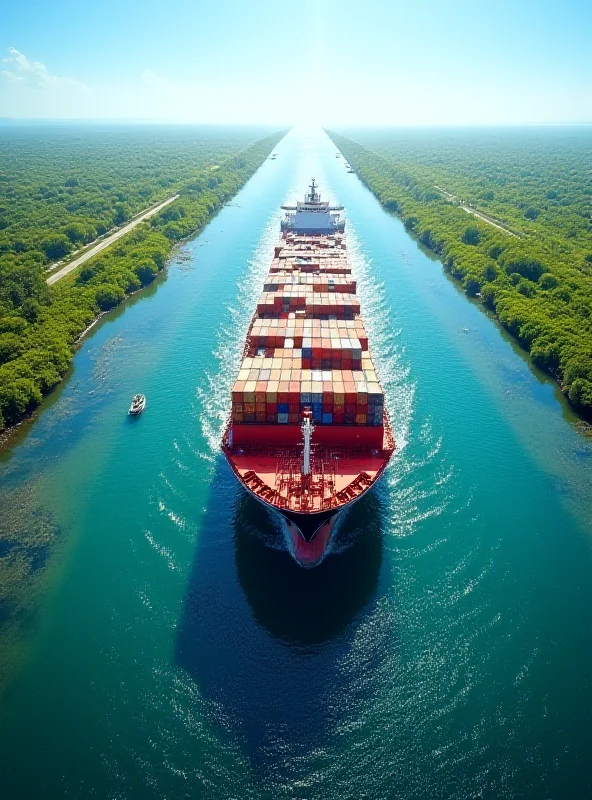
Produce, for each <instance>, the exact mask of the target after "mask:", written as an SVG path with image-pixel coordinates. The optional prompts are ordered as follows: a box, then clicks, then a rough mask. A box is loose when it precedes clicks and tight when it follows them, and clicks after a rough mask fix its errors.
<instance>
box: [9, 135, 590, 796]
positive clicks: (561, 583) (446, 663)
mask: <svg viewBox="0 0 592 800" xmlns="http://www.w3.org/2000/svg"><path fill="white" fill-rule="evenodd" d="M277 152H278V154H279V155H278V158H277V160H276V161H268V162H266V163H265V164H264V166H263V167H262V168H261V169H260V171H259V172H258V173H257V174H256V175H255V176H254V178H253V179H252V180H251V181H250V182H249V184H248V185H247V186H246V187H245V188H244V189H243V190H242V191H241V192H240V194H239V195H238V196H237V197H236V198H235V200H234V201H233V202H232V203H231V204H229V205H228V206H227V207H226V208H224V209H223V210H222V212H221V213H220V214H219V215H218V216H217V217H216V218H215V219H214V220H213V221H212V222H211V224H210V225H209V226H208V227H207V228H206V230H205V231H204V232H203V233H202V234H201V235H200V236H199V237H197V238H196V239H195V240H194V241H193V242H191V243H189V244H188V245H186V246H185V247H184V248H183V249H182V251H181V253H180V254H179V256H178V258H176V260H175V262H174V263H173V264H172V265H171V267H170V269H169V271H168V274H167V277H166V280H164V281H163V282H161V283H160V284H159V285H158V286H157V287H156V288H155V289H153V290H152V291H151V292H150V293H149V295H148V296H146V297H144V298H142V299H140V300H138V301H136V302H134V303H132V304H130V305H129V306H128V307H127V308H126V309H125V310H124V311H123V312H120V313H119V314H117V315H114V316H113V317H112V318H107V320H106V322H105V323H104V324H102V325H101V326H100V327H99V328H98V329H97V330H96V332H95V333H94V335H93V336H92V337H91V338H89V340H88V341H87V342H86V343H85V344H84V346H83V347H82V349H81V350H80V352H79V354H78V355H77V357H76V363H75V369H74V373H73V376H72V378H71V379H70V381H69V382H68V384H67V385H66V386H65V388H64V389H63V391H62V392H61V394H60V395H59V397H58V399H57V400H55V399H54V401H52V402H51V403H50V404H48V407H47V409H46V410H45V411H44V412H43V413H42V414H41V415H40V417H39V418H38V420H37V421H36V423H35V425H34V426H33V428H32V430H31V431H30V433H29V436H28V437H27V438H26V439H25V440H24V441H23V442H22V443H21V444H19V445H18V446H17V447H15V448H14V450H13V452H12V454H11V457H10V458H9V459H7V460H5V461H4V463H3V465H2V472H1V473H0V480H1V483H0V500H1V501H2V502H4V503H5V504H6V503H7V502H8V500H10V502H13V501H14V498H15V497H19V498H22V510H21V514H22V515H23V518H24V520H25V523H26V521H27V516H26V515H27V514H29V515H30V522H31V524H34V518H35V519H38V518H39V515H41V517H42V518H43V519H46V520H47V521H48V523H47V524H51V525H52V526H53V529H55V531H56V536H55V545H54V546H53V549H52V550H51V554H49V555H46V563H45V567H44V569H45V572H44V575H45V579H44V582H43V589H42V591H41V592H40V594H39V598H38V603H37V605H38V607H39V608H40V611H39V612H38V614H37V615H36V616H35V617H34V618H33V621H32V622H30V623H29V624H28V626H25V634H24V641H23V642H22V646H21V650H20V652H21V659H20V661H19V662H18V664H17V663H16V662H15V664H14V665H13V666H14V669H13V672H14V675H13V680H12V683H11V684H10V688H9V690H8V691H7V692H6V693H5V695H4V698H3V701H2V705H1V706H0V714H1V720H2V721H1V728H0V752H1V753H2V768H1V769H2V771H1V772H0V788H2V789H3V790H4V792H3V794H2V796H6V797H10V798H12V797H15V798H17V797H18V798H42V797H43V798H45V797H49V798H61V797H67V798H88V797H97V798H114V799H115V798H117V800H120V799H121V798H164V797H167V798H169V797H170V798H173V797H174V798H178V797H191V798H194V797H195V798H201V797H204V798H244V797H252V798H259V797H262V798H270V799H271V798H273V799H274V800H275V798H284V797H285V798H307V800H308V798H319V799H320V798H323V799H324V798H333V797H335V798H341V799H342V798H356V799H357V798H362V797H368V798H373V800H374V799H375V798H385V800H386V798H399V797H400V798H426V797H429V798H474V797H484V798H485V797H487V798H499V797H507V798H515V797H537V798H538V797H541V798H559V797H561V798H563V797H569V798H579V797H582V798H584V797H589V796H590V793H591V784H592V779H591V776H590V770H589V767H588V752H589V749H590V744H591V737H590V730H591V723H592V713H591V709H592V686H591V679H590V669H589V664H590V663H591V658H592V630H591V624H590V620H591V617H590V610H591V606H592V602H591V601H592V558H591V550H590V541H591V539H590V533H591V531H590V524H591V520H592V503H591V498H592V492H591V488H592V487H591V483H592V480H591V479H592V473H591V464H592V460H591V458H590V456H591V454H592V447H591V443H590V440H589V439H587V438H586V437H585V436H584V435H583V434H582V433H581V432H580V431H579V430H578V428H577V426H576V425H575V423H574V420H573V419H572V418H570V416H569V413H568V412H567V411H566V409H565V408H564V407H563V406H562V405H561V404H560V402H559V400H558V398H557V397H556V395H555V393H554V389H553V386H552V385H551V384H550V383H549V382H548V381H545V379H543V378H542V377H541V376H536V375H535V374H534V373H533V372H532V371H531V370H530V368H529V367H528V365H527V363H526V361H525V360H524V359H523V357H522V356H521V355H520V354H519V353H517V352H516V350H515V349H514V348H513V346H512V344H511V343H510V342H509V341H507V339H505V338H504V337H503V336H502V334H501V333H500V331H499V330H498V328H497V327H496V326H495V324H494V323H493V322H492V321H491V320H490V319H488V318H487V317H486V316H485V315H484V314H483V313H482V312H481V311H480V310H479V309H478V308H477V307H476V306H475V305H474V304H472V303H470V302H469V301H468V300H467V299H466V298H464V297H463V296H462V294H460V293H459V292H458V290H457V289H456V287H455V286H454V285H453V284H452V283H451V282H450V281H449V279H448V278H446V277H445V276H444V275H443V273H442V270H441V266H440V264H439V263H438V262H436V261H433V260H432V259H430V258H429V257H428V256H427V255H426V254H425V253H424V252H422V251H421V250H420V249H419V248H418V246H417V245H416V243H415V242H414V241H413V240H412V239H410V238H409V236H408V234H407V233H406V232H405V230H404V228H403V227H402V225H401V224H400V223H399V222H398V221H397V220H396V219H395V218H393V217H391V216H389V215H387V214H386V213H384V212H383V211H382V210H381V208H380V206H379V205H378V203H377V202H376V200H375V199H374V198H373V197H372V196H371V194H370V193H369V192H368V191H367V190H366V189H364V188H363V187H362V186H361V184H360V183H359V182H358V180H357V178H356V177H355V176H354V175H351V174H348V173H347V172H346V170H345V167H344V163H343V159H336V158H335V148H334V146H333V145H332V144H331V142H330V141H329V140H328V139H327V138H326V137H324V136H323V135H322V134H320V133H316V132H313V133H306V132H298V131H293V132H292V133H291V134H290V135H289V136H288V137H287V138H286V139H285V140H284V141H283V142H282V143H281V144H280V145H279V146H278V148H277ZM311 175H315V177H316V178H317V180H318V182H319V183H320V186H321V190H322V192H323V193H324V194H325V195H326V196H327V197H328V198H329V199H332V200H335V201H338V202H342V203H343V204H344V205H345V206H346V209H347V216H348V232H349V237H350V250H351V251H352V254H353V259H354V265H355V269H356V273H357V277H358V280H359V282H360V296H361V301H362V307H363V310H364V314H365V317H366V321H367V326H368V328H369V332H370V340H371V345H372V347H373V351H374V355H375V361H376V362H377V365H378V367H379V370H380V372H381V376H382V380H383V383H384V385H385V388H386V392H387V398H388V405H389V410H390V413H391V416H392V419H393V422H394V427H395V430H396V435H397V441H398V444H399V448H400V449H399V451H398V454H397V456H396V457H395V458H394V460H393V462H392V464H391V466H390V468H389V470H388V473H387V475H386V476H385V479H384V480H383V481H382V482H381V484H380V486H379V487H377V488H376V490H375V491H373V492H372V493H370V494H369V495H367V496H365V497H364V498H363V500H362V501H360V502H359V503H358V504H357V505H356V506H355V507H354V508H353V509H352V510H351V512H350V513H349V515H348V516H347V517H346V518H345V519H344V521H343V524H342V526H341V529H340V530H339V532H338V535H337V537H336V539H335V542H334V546H333V550H332V552H331V553H330V554H329V556H328V557H327V558H326V560H325V561H324V562H323V563H322V564H321V565H320V566H319V567H318V568H316V569H314V570H302V569H299V568H298V567H297V566H296V565H295V564H294V562H293V561H292V559H291V558H290V556H289V555H288V553H287V551H286V547H285V545H284V542H283V540H282V539H281V536H280V535H279V534H278V531H277V530H276V528H275V527H274V522H273V520H271V519H270V518H268V516H267V514H266V512H265V510H264V509H263V508H262V507H260V506H259V505H258V504H256V503H254V502H253V501H251V500H250V499H249V498H248V497H246V496H245V495H244V494H243V493H242V491H241V490H240V489H239V487H238V486H237V485H236V483H235V481H234V479H233V478H232V476H231V474H230V473H229V470H228V468H227V466H226V464H225V462H224V460H223V459H222V458H221V457H220V454H219V450H218V443H219V439H220V435H221V432H222V428H223V423H224V419H225V415H226V413H227V409H228V406H229V390H230V386H231V383H232V380H233V378H234V375H235V372H236V369H237V366H238V362H239V359H240V354H241V352H242V344H243V341H244V335H245V331H246V327H247V324H248V321H249V319H250V316H251V313H252V309H253V306H254V303H255V298H256V295H257V293H258V291H259V289H260V287H261V284H262V281H263V277H264V276H265V274H266V272H267V268H268V265H269V261H270V258H271V254H272V247H273V243H274V241H275V239H276V238H277V234H278V230H279V219H280V216H279V205H280V204H281V203H282V202H284V201H287V200H293V199H294V198H295V197H296V196H299V195H300V194H302V193H303V192H304V191H305V187H306V184H307V181H308V179H309V178H310V177H311ZM135 391H142V392H144V393H145V394H146V395H147V397H148V408H147V410H146V412H145V414H144V415H143V416H142V417H140V418H139V419H137V420H134V421H132V420H129V419H128V418H127V417H126V413H125V412H126V410H127V407H128V405H129V398H130V397H131V395H132V394H133V393H134V392H135Z"/></svg>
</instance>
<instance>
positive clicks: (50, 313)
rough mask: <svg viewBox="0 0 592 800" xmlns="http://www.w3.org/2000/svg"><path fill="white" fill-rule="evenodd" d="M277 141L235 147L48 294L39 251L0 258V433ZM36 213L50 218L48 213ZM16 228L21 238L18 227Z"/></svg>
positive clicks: (48, 387)
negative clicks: (101, 319) (85, 336)
mask: <svg viewBox="0 0 592 800" xmlns="http://www.w3.org/2000/svg"><path fill="white" fill-rule="evenodd" d="M284 133H285V132H279V133H275V134H273V135H271V136H267V137H266V138H263V139H261V140H259V141H257V142H255V143H254V144H251V145H250V146H249V147H247V148H246V149H244V150H240V151H239V152H238V153H237V152H236V150H237V147H236V140H235V144H234V153H235V154H234V155H231V156H229V157H226V158H225V159H222V160H221V161H220V163H219V164H217V165H215V166H214V165H209V166H202V167H201V169H199V170H196V169H195V168H193V169H192V170H191V177H190V179H189V180H186V181H185V183H184V184H183V185H182V186H179V183H176V185H175V190H176V191H179V192H180V195H181V196H180V197H179V199H178V200H176V201H175V202H174V203H171V204H170V205H169V206H167V207H166V208H165V209H163V211H162V212H160V213H159V214H157V215H155V216H154V217H152V218H151V219H150V220H147V221H146V222H144V223H142V224H141V225H139V226H138V227H137V228H135V229H134V231H132V232H131V233H129V234H128V235H126V236H125V237H123V238H122V239H120V240H119V241H118V242H116V243H114V244H113V245H112V246H111V247H110V248H107V249H106V250H104V251H103V252H102V253H100V254H99V255H97V256H95V257H94V258H92V259H90V260H89V261H87V262H86V263H85V264H84V265H83V266H82V267H81V268H79V269H78V270H76V271H75V272H73V273H72V274H71V275H68V276H66V277H65V278H64V279H62V280H61V281H59V282H58V283H56V284H55V285H54V286H52V287H48V286H47V284H46V280H45V278H46V274H45V270H44V266H43V258H40V257H39V251H38V250H35V249H33V250H32V251H25V252H26V253H27V256H26V257H25V258H23V259H22V260H21V259H18V258H8V259H6V260H5V255H6V254H2V256H0V258H2V260H1V261H0V430H1V429H3V428H4V427H6V426H8V425H13V424H15V423H17V422H18V421H19V420H20V419H22V417H23V416H24V415H26V414H28V413H30V412H31V411H32V410H33V409H34V408H35V407H36V406H37V405H38V404H39V403H40V402H41V400H42V398H43V395H44V394H46V393H47V392H49V391H50V390H51V389H52V388H53V387H54V386H56V385H57V384H58V383H59V382H60V381H61V379H62V377H63V376H64V374H65V372H66V370H67V369H68V366H69V365H70V363H71V360H72V356H73V352H74V348H75V343H76V341H77V339H78V338H79V336H80V334H81V333H82V332H83V331H84V330H85V329H86V328H87V327H88V326H89V325H90V324H91V323H92V321H93V320H94V319H96V317H97V316H98V315H99V314H100V313H102V312H104V311H108V310H109V309H111V308H114V307H115V306H117V305H118V304H119V303H121V302H122V301H123V300H124V299H125V297H126V295H128V294H130V293H132V292H135V291H137V290H138V289H140V288H141V287H142V286H146V285H147V284H149V283H150V282H151V281H152V280H153V279H154V277H155V276H156V275H157V274H158V272H159V271H160V270H162V269H163V268H164V266H165V263H166V260H167V258H168V256H169V255H170V252H171V250H172V248H173V247H174V246H175V244H176V243H177V242H179V241H180V240H181V239H183V238H185V237H187V236H189V235H190V234H193V233H195V232H197V231H199V230H200V229H201V228H202V227H203V226H204V225H205V224H206V222H207V221H208V219H209V217H210V216H211V215H212V214H213V213H214V212H215V211H216V210H217V209H219V208H220V206H221V205H222V204H223V203H224V202H226V201H227V200H228V199H230V198H231V197H232V196H233V195H234V194H236V192H237V191H238V190H239V189H240V188H241V187H242V186H243V185H244V184H245V183H246V181H247V180H248V179H249V178H250V177H251V175H253V173H254V172H255V171H256V170H257V169H258V168H259V166H260V165H261V163H262V162H263V161H264V160H265V159H266V158H267V157H268V155H269V153H270V152H271V151H272V150H273V148H274V147H275V145H276V144H277V142H278V141H279V140H280V139H281V138H282V137H283V135H284ZM211 147H212V148H213V147H214V145H213V144H212V145H211ZM221 149H222V151H223V149H224V148H221ZM218 160H219V159H218ZM40 213H43V214H48V215H49V217H48V220H49V219H50V218H51V208H49V209H45V210H44V211H43V212H41V211H40ZM58 216H59V215H58ZM22 225H23V229H24V230H26V228H27V226H26V221H25V220H23V221H22ZM47 226H48V230H50V229H51V224H50V222H49V221H48V222H47ZM13 232H14V227H13ZM23 235H24V234H23ZM12 254H13V255H16V254H15V253H14V251H13V253H12Z"/></svg>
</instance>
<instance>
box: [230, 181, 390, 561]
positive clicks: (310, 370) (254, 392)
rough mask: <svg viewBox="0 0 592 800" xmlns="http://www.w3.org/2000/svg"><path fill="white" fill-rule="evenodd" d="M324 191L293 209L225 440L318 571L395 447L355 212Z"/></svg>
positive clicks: (301, 556)
mask: <svg viewBox="0 0 592 800" xmlns="http://www.w3.org/2000/svg"><path fill="white" fill-rule="evenodd" d="M316 190H317V186H316V184H315V181H314V179H313V181H312V184H311V186H310V192H309V193H307V195H306V196H305V200H304V202H303V203H298V204H297V205H296V206H284V207H283V208H284V209H285V210H286V211H287V212H288V213H287V214H286V217H285V219H284V221H283V223H282V238H281V241H280V242H279V244H278V245H276V247H275V251H274V258H273V261H272V263H271V266H270V270H269V274H268V276H267V278H266V281H265V284H264V286H263V292H262V294H261V296H260V297H259V299H258V302H257V309H256V312H255V314H254V316H253V319H252V321H251V324H250V327H249V331H248V334H247V339H246V342H245V350H244V356H243V360H242V364H241V368H240V371H239V374H238V378H237V380H236V382H235V384H234V386H233V388H232V414H231V419H230V421H229V423H228V427H227V429H226V433H225V435H224V439H223V450H224V453H225V455H226V457H227V459H228V462H229V464H230V466H231V468H232V470H233V472H234V474H235V475H236V477H237V478H238V480H239V481H240V482H241V483H242V485H243V486H244V487H245V488H246V489H247V491H249V492H250V493H251V494H252V495H253V496H254V497H256V498H257V500H259V501H260V502H262V503H264V504H265V505H266V506H268V507H269V508H270V509H273V510H275V511H277V512H279V514H281V516H282V518H283V521H284V524H285V528H286V530H287V532H288V535H289V541H290V542H291V547H292V552H293V554H294V556H295V557H296V559H297V560H298V561H299V562H300V563H301V564H303V565H306V566H312V565H314V564H315V563H318V562H319V561H320V560H321V559H322V557H323V555H324V553H325V552H326V549H327V545H328V543H329V540H330V537H331V532H332V530H333V526H334V523H335V518H336V515H337V514H338V513H339V512H340V511H341V510H342V509H344V508H346V507H347V506H350V505H351V504H352V503H354V502H355V501H356V500H358V499H359V498H360V497H361V496H362V495H363V494H364V493H365V492H366V491H367V490H368V489H369V488H370V487H371V486H372V485H373V484H374V482H375V481H376V480H377V479H378V478H379V476H380V475H381V474H382V472H383V471H384V469H385V467H386V465H387V464H388V461H389V459H390V457H391V455H392V453H393V452H394V449H395V443H394V440H393V436H392V432H391V427H390V424H389V420H388V415H387V412H386V409H385V405H384V393H383V391H382V387H381V385H380V381H379V378H378V375H377V372H376V369H375V367H374V363H373V361H372V357H371V355H370V350H369V343H368V336H367V334H366V331H365V327H364V323H363V320H362V317H361V315H360V302H359V300H358V298H357V296H356V281H355V279H354V277H353V275H352V270H351V267H350V265H349V262H348V258H347V249H346V242H345V237H344V233H343V231H344V221H343V219H342V218H341V216H340V214H339V213H336V212H340V211H342V210H343V209H342V207H341V206H332V205H329V203H327V202H323V201H321V198H320V195H319V194H318V192H317V191H316Z"/></svg>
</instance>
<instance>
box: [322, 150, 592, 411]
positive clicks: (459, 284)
mask: <svg viewBox="0 0 592 800" xmlns="http://www.w3.org/2000/svg"><path fill="white" fill-rule="evenodd" d="M330 138H331V140H332V141H333V144H335V146H336V147H337V148H338V149H339V152H340V153H341V154H342V156H343V158H346V156H345V154H344V153H342V151H341V149H340V148H339V146H338V145H337V143H336V142H335V141H334V140H333V138H332V137H330ZM349 163H350V164H351V159H350V160H349ZM355 174H356V176H357V178H358V180H360V182H361V183H362V184H363V186H365V187H366V188H367V189H368V191H369V192H371V193H372V195H373V197H375V198H376V200H377V201H378V202H379V203H380V207H381V208H382V209H384V210H385V211H386V212H387V213H389V214H392V215H393V216H394V217H396V218H397V219H398V220H399V221H400V222H401V223H402V224H403V225H405V220H404V217H403V214H402V213H401V212H399V211H395V210H394V209H392V208H389V207H388V206H386V205H384V204H383V203H382V202H381V201H380V198H379V196H378V194H377V193H376V192H375V191H374V189H373V188H372V186H371V185H370V184H369V183H367V182H366V181H365V180H364V179H363V178H362V177H361V176H360V173H359V169H356V170H355ZM436 188H439V187H436ZM440 191H443V190H442V189H440ZM446 202H448V203H450V201H449V200H446ZM450 204H451V205H453V204H452V203H450ZM458 207H461V206H458ZM463 210H464V211H467V209H466V208H463ZM469 213H472V212H470V211H469ZM483 221H485V222H487V223H489V220H483ZM494 227H499V226H498V225H496V224H494ZM405 230H406V231H407V233H408V234H409V236H410V237H411V238H412V239H413V241H414V242H416V243H417V244H418V245H419V246H420V247H425V248H426V250H428V251H429V252H430V253H431V254H433V256H434V257H435V258H436V259H437V260H438V262H439V264H440V266H441V268H442V270H443V271H444V273H445V274H446V275H449V276H450V277H451V278H452V280H453V282H454V284H455V286H456V288H457V289H458V290H459V291H461V287H462V279H461V278H460V277H457V276H456V275H455V274H454V273H453V272H452V271H451V270H449V269H446V265H445V263H444V261H443V260H442V256H441V254H440V253H438V252H437V251H436V250H433V249H432V248H431V247H430V246H429V245H428V244H426V243H425V242H423V241H422V240H421V239H420V237H419V236H418V235H417V234H416V233H415V232H414V231H413V230H412V229H408V228H407V227H405ZM503 232H504V233H508V234H510V235H512V236H513V237H515V238H517V239H522V238H523V237H520V236H518V234H515V233H513V232H512V231H509V230H506V229H503ZM462 294H463V295H465V296H466V297H467V298H468V299H470V298H469V296H468V295H467V294H466V292H464V291H462ZM479 307H480V310H481V311H482V312H483V313H486V314H488V315H489V314H491V317H492V319H493V320H494V321H495V322H496V324H498V325H499V326H500V327H501V328H502V329H503V330H504V331H505V332H506V333H507V334H508V336H510V337H511V339H512V341H513V342H515V343H516V345H517V347H519V348H520V351H521V352H523V353H524V354H525V355H526V356H527V358H528V360H529V367H530V369H531V371H532V362H531V356H530V351H529V350H528V349H527V348H526V347H524V345H523V344H522V342H521V341H520V339H519V338H518V336H516V335H515V334H514V333H513V332H512V331H511V330H510V329H509V328H507V327H506V326H505V325H504V324H503V322H502V321H501V319H500V317H499V315H498V314H497V311H496V310H495V308H489V307H487V306H486V305H485V304H484V303H483V302H482V301H481V300H479ZM535 366H536V367H537V369H540V370H541V371H542V372H543V373H544V374H545V375H547V376H548V377H549V379H550V380H551V381H552V382H553V383H554V385H555V386H556V387H557V389H558V390H559V391H560V392H561V395H562V396H563V397H564V399H565V402H566V403H567V405H568V406H569V408H570V410H571V411H572V412H573V414H575V415H576V416H577V417H578V419H579V420H580V421H581V422H583V423H585V424H586V425H592V410H591V411H590V412H588V411H586V410H583V409H581V408H578V407H576V406H574V405H573V403H572V402H571V400H570V399H569V395H568V392H567V391H566V390H565V388H564V386H563V385H562V383H561V381H560V380H558V378H557V376H556V375H555V374H553V373H552V372H551V371H550V370H548V369H545V367H544V366H543V365H539V364H536V365H535Z"/></svg>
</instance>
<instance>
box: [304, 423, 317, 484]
mask: <svg viewBox="0 0 592 800" xmlns="http://www.w3.org/2000/svg"><path fill="white" fill-rule="evenodd" d="M310 417H311V413H310V411H305V412H304V419H303V421H302V436H303V437H304V454H303V458H302V474H303V475H304V476H308V475H310V443H311V439H312V432H313V431H314V425H313V424H312V422H311V419H310Z"/></svg>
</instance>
